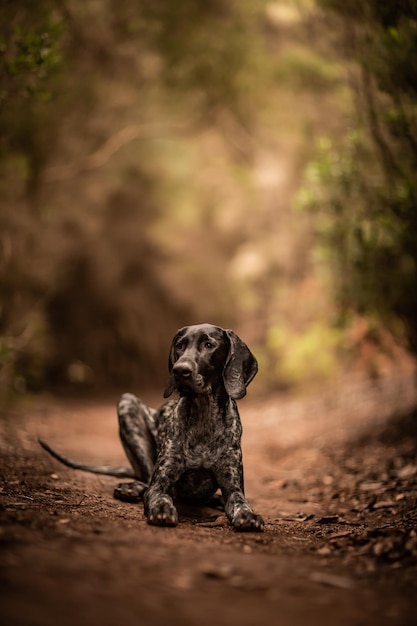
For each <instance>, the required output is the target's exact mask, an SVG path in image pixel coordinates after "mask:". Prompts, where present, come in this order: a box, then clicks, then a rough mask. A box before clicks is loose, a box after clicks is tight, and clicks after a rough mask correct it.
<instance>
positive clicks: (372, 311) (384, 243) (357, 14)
mask: <svg viewBox="0 0 417 626" xmlns="http://www.w3.org/2000/svg"><path fill="white" fill-rule="evenodd" d="M320 4H321V5H322V6H323V7H325V8H327V9H328V8H330V9H332V10H333V11H335V12H336V13H337V15H338V18H339V22H337V23H338V24H339V28H340V32H343V33H344V35H345V38H344V40H343V45H342V46H341V54H342V55H343V58H344V59H345V62H346V63H350V64H352V63H353V62H354V63H355V64H356V65H355V66H353V65H352V70H351V72H352V74H351V85H352V89H353V91H354V95H355V102H356V115H355V116H354V117H352V120H351V123H350V128H351V129H350V130H349V131H348V132H347V133H345V135H344V136H341V137H338V138H333V139H331V138H328V139H325V140H321V142H320V144H319V149H318V154H317V158H316V160H314V161H312V162H311V163H310V165H309V166H308V168H307V182H306V186H305V188H304V189H303V190H302V192H301V194H300V202H301V203H302V204H304V205H308V206H310V207H312V208H313V209H314V211H315V215H316V227H317V231H318V233H319V236H320V238H321V241H322V242H324V243H325V246H326V252H327V257H328V261H329V262H330V263H331V264H332V265H333V268H334V280H335V285H336V293H337V296H338V300H339V306H340V309H341V311H342V312H344V314H345V315H349V314H351V313H352V312H353V311H356V312H359V313H360V314H366V315H370V316H371V317H372V316H374V317H375V316H377V317H379V319H381V320H383V321H384V323H387V324H389V325H390V327H391V328H392V329H395V331H396V332H397V333H398V331H399V329H402V330H401V331H400V334H401V335H402V338H403V339H407V340H408V342H409V344H410V346H411V348H412V349H413V351H414V352H415V351H417V241H416V234H417V177H416V171H417V99H416V96H417V73H416V64H415V63H413V61H412V60H413V59H414V58H416V55H417V7H416V4H415V3H414V2H401V3H399V2H394V1H393V0H390V1H389V2H384V3H378V2H374V1H373V0H365V1H364V2H360V3H359V2H354V3H344V2H341V1H339V0H320Z"/></svg>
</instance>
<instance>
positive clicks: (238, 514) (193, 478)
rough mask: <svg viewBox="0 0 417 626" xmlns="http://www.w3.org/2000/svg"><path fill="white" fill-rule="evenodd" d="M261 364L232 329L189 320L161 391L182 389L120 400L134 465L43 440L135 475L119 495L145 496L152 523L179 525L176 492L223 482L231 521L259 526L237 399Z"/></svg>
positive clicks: (206, 493) (100, 469)
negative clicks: (157, 401)
mask: <svg viewBox="0 0 417 626" xmlns="http://www.w3.org/2000/svg"><path fill="white" fill-rule="evenodd" d="M257 370H258V364H257V361H256V359H255V357H254V356H253V354H252V353H251V351H250V350H249V348H248V347H247V345H246V344H245V343H244V342H243V341H242V340H241V339H240V338H239V337H238V336H237V335H236V334H235V333H234V332H233V331H231V330H224V329H222V328H219V327H218V326H212V325H211V324H200V325H197V326H186V327H185V328H182V329H181V330H179V331H178V332H177V334H176V335H175V337H174V339H173V341H172V345H171V350H170V355H169V381H168V384H167V387H166V389H165V392H164V397H165V398H168V397H169V396H170V395H171V394H172V393H173V392H174V391H177V392H178V393H179V397H178V398H177V399H175V400H170V401H168V402H166V403H165V404H163V405H162V406H161V407H160V408H159V409H158V410H155V409H151V408H149V407H147V406H145V405H144V404H143V403H142V402H141V401H140V400H139V399H138V398H136V397H135V396H134V395H132V394H129V393H125V394H124V395H123V396H122V397H121V399H120V402H119V404H118V416H119V426H120V438H121V441H122V444H123V447H124V449H125V452H126V455H127V457H128V459H129V461H130V464H131V466H132V467H131V468H123V467H108V466H90V465H83V464H79V463H75V462H74V461H71V460H69V459H67V458H65V457H63V456H62V455H60V454H58V453H57V452H55V450H53V449H52V448H50V446H48V444H46V443H45V442H43V441H40V443H41V445H42V446H43V447H44V448H45V449H46V450H47V451H48V452H49V453H51V454H52V455H53V456H54V457H55V458H57V459H58V460H59V461H61V462H62V463H64V464H66V465H68V466H70V467H73V468H76V469H82V470H85V471H90V472H94V473H99V474H107V475H111V476H117V477H124V478H126V477H130V478H135V479H136V480H135V482H131V483H121V484H119V486H118V487H116V489H115V492H114V495H115V497H116V498H119V499H120V500H124V501H130V502H137V501H138V500H140V499H142V498H143V500H144V504H145V515H146V517H147V521H148V523H149V524H155V525H159V526H176V525H177V524H178V513H177V510H176V508H175V504H174V502H175V501H176V500H178V501H180V502H181V501H182V502H185V503H190V504H200V505H203V504H206V503H209V502H210V501H211V499H212V498H213V496H214V494H215V493H216V491H217V490H218V489H220V490H221V494H222V498H223V503H224V510H225V513H226V515H227V517H228V519H229V521H230V523H231V525H232V526H233V527H234V528H235V529H236V530H242V531H255V532H256V531H257V532H260V531H262V530H263V528H264V522H263V520H262V518H261V517H260V516H259V515H256V514H255V513H254V512H253V510H252V508H251V506H250V504H249V502H248V501H247V500H246V498H245V495H244V485H243V465H242V450H241V445H240V439H241V435H242V426H241V422H240V417H239V413H238V409H237V406H236V400H239V399H240V398H243V396H244V395H245V394H246V387H247V386H248V385H249V383H250V382H251V380H252V379H253V378H254V376H255V375H256V373H257Z"/></svg>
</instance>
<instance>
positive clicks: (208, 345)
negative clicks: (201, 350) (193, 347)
mask: <svg viewBox="0 0 417 626" xmlns="http://www.w3.org/2000/svg"><path fill="white" fill-rule="evenodd" d="M204 347H205V348H208V349H210V348H214V343H212V342H211V341H205V342H204Z"/></svg>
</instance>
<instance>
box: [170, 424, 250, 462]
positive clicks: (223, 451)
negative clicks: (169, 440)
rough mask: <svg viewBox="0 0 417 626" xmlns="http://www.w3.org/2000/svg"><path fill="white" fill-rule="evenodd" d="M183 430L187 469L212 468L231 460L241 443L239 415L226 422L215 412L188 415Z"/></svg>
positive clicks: (182, 444) (182, 442)
mask: <svg viewBox="0 0 417 626" xmlns="http://www.w3.org/2000/svg"><path fill="white" fill-rule="evenodd" d="M189 418H190V419H187V422H186V424H184V428H183V429H182V437H181V438H180V440H181V456H182V458H183V460H184V461H185V464H186V466H187V467H188V468H201V467H202V468H206V469H209V468H212V467H214V466H216V465H219V464H220V463H221V462H222V459H225V458H227V457H230V455H231V454H233V450H235V449H236V446H238V445H239V444H240V435H241V428H240V421H239V418H238V416H234V419H232V420H230V419H228V420H225V419H224V416H222V415H221V414H216V413H213V412H211V413H204V412H202V413H199V414H197V415H191V416H189Z"/></svg>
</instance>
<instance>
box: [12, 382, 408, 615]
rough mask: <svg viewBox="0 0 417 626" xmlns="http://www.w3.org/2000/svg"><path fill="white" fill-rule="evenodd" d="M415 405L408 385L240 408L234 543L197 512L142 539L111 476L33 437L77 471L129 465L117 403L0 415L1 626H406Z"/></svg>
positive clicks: (215, 521) (185, 512)
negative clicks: (240, 509)
mask: <svg viewBox="0 0 417 626" xmlns="http://www.w3.org/2000/svg"><path fill="white" fill-rule="evenodd" d="M116 399H117V398H115V400H116ZM145 400H147V401H148V402H149V403H152V404H156V403H157V402H159V400H158V398H156V399H155V398H149V397H147V398H145ZM415 403H416V391H415V387H414V386H413V374H412V373H411V374H408V375H403V374H402V375H401V376H397V377H392V376H390V377H389V378H388V377H387V378H385V379H379V380H378V381H374V382H370V381H366V380H363V379H358V380H351V381H349V382H348V383H344V384H343V385H342V386H339V387H338V388H337V389H332V390H329V391H327V392H326V393H322V394H320V395H314V396H309V397H305V398H288V397H281V396H277V397H269V398H267V399H261V398H258V399H255V400H254V399H250V398H248V399H245V400H244V401H242V402H241V403H240V410H241V416H242V421H243V424H244V460H245V475H246V492H247V495H248V497H249V499H250V501H251V502H252V504H253V506H254V508H255V510H256V511H257V512H259V513H261V514H262V515H263V516H264V519H265V521H266V528H265V532H264V533H263V534H239V533H236V532H234V531H233V530H232V529H231V528H230V527H229V525H228V524H227V521H226V519H225V517H224V514H223V513H222V512H221V511H218V510H215V509H207V508H206V509H181V511H180V525H179V526H178V527H177V528H174V529H171V528H168V529H164V528H156V527H151V526H148V525H147V524H146V522H145V519H144V516H143V507H142V505H141V504H139V505H130V504H125V503H121V502H118V501H116V500H114V499H113V497H112V490H113V486H114V484H115V482H117V481H115V479H112V478H108V477H100V476H95V475H91V474H86V473H82V472H79V471H74V470H70V469H67V468H66V467H63V466H61V465H59V464H58V463H57V462H56V461H55V460H54V459H52V458H51V457H49V456H48V455H47V454H46V453H45V452H44V451H43V450H42V449H41V448H40V447H39V445H38V443H37V441H36V439H37V437H38V436H41V437H43V438H45V439H46V440H47V441H48V442H49V443H51V444H52V445H53V446H55V447H56V448H57V449H59V450H60V451H62V452H63V453H65V454H66V455H68V456H72V457H73V458H74V459H77V460H81V461H87V462H93V463H94V462H95V463H103V462H105V463H109V464H110V463H114V464H124V463H125V460H124V455H123V452H122V450H121V446H120V444H119V441H118V435H117V424H116V418H115V410H114V406H113V404H114V402H112V403H109V402H104V401H95V402H92V401H91V400H90V401H88V402H85V401H80V400H79V401H75V400H65V401H64V400H62V399H61V400H48V401H46V400H43V401H42V402H41V401H37V404H36V407H34V406H32V405H31V406H29V407H26V408H24V407H21V408H20V409H19V410H17V409H14V410H8V411H6V412H5V414H4V415H3V418H2V419H1V420H0V435H1V452H2V475H1V487H0V496H1V505H2V506H1V521H2V525H1V527H0V545H1V548H2V554H1V578H0V580H1V585H0V607H1V608H0V620H1V623H3V624H5V625H7V626H17V625H19V626H20V625H24V626H28V625H30V626H49V625H55V624H59V625H60V626H73V625H74V624H77V625H79V626H95V625H100V626H114V625H116V624H123V625H126V626H130V625H132V626H133V625H134V626H138V625H141V626H142V625H143V626H146V625H150V626H154V625H159V624H161V625H162V624H163V625H164V626H166V625H167V624H173V625H175V624H181V625H185V626H187V625H194V624H195V625H198V626H205V625H206V624H207V625H210V626H212V625H213V624H215V625H219V626H223V625H234V624H239V626H246V625H247V626H252V625H253V626H259V625H260V624H270V623H271V622H275V623H279V624H280V626H286V625H287V624H288V625H290V624H291V625H294V624H297V625H298V624H303V623H309V624H313V625H314V624H322V623H323V622H324V621H325V620H327V623H335V624H337V625H338V626H339V625H344V624H358V625H359V624H361V625H362V624H363V625H365V624H366V625H373V624H375V625H376V624H378V626H381V625H385V624H390V625H392V624H395V625H397V624H403V625H407V626H408V625H410V626H411V625H412V624H416V611H415V609H416V597H417V534H416V529H417V504H416V502H417V437H416V433H417V417H415V416H414V417H413V416H412V415H410V413H411V407H412V406H413V405H415ZM393 414H396V418H395V419H391V416H392V415H393ZM407 416H408V417H407Z"/></svg>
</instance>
